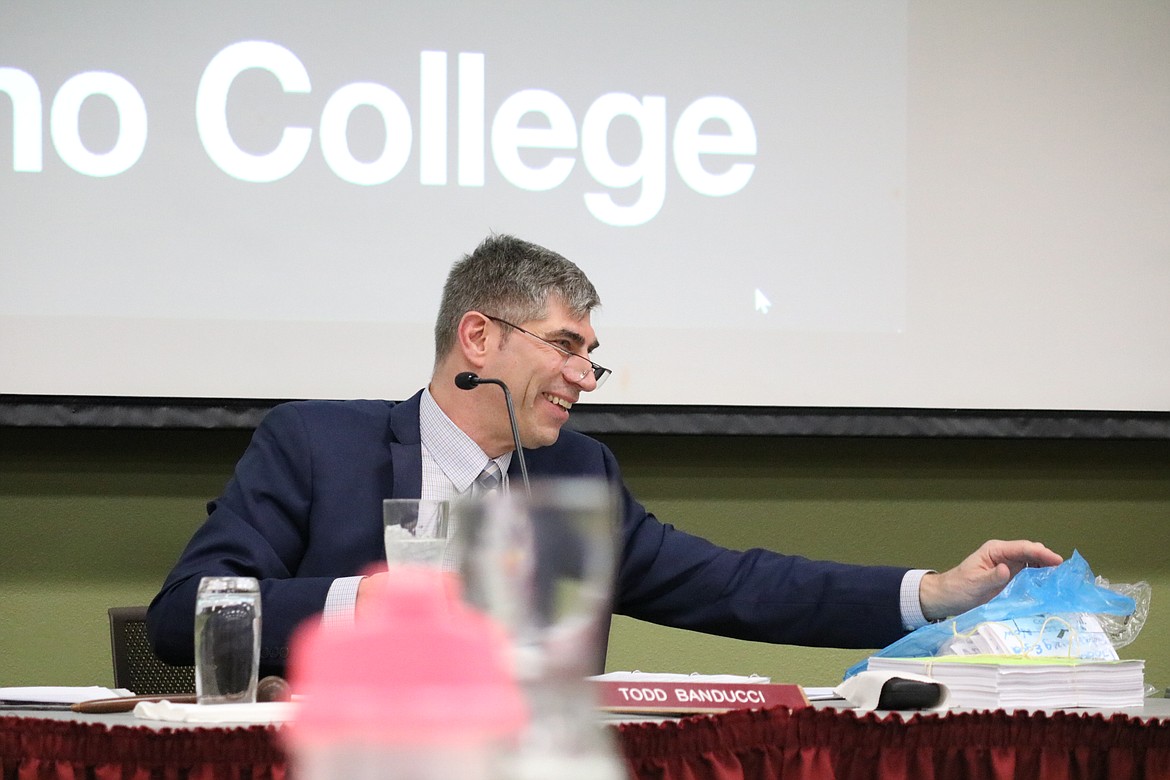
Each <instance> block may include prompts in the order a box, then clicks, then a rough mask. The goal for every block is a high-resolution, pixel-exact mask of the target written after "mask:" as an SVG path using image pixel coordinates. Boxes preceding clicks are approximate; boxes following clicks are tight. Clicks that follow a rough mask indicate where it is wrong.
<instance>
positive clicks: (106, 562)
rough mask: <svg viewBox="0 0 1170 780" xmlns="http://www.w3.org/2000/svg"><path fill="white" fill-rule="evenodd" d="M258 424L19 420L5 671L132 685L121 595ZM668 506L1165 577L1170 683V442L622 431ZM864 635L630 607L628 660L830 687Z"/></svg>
mask: <svg viewBox="0 0 1170 780" xmlns="http://www.w3.org/2000/svg"><path fill="white" fill-rule="evenodd" d="M247 439H248V433H247V432H242V431H138V430H72V429H45V430H38V429H19V428H0V685H33V684H63V685H83V684H105V685H108V684H110V683H111V682H112V673H111V670H110V658H109V638H108V637H109V635H108V630H107V623H106V615H105V610H106V607H108V606H113V605H125V604H134V603H145V602H147V601H148V600H149V599H150V597H151V596H152V595H153V594H154V591H155V589H156V588H157V586H158V584H159V583H160V582H161V580H162V578H163V576H164V575H165V573H166V571H167V570H168V569H169V567H170V565H171V563H172V562H173V561H174V558H175V556H176V555H178V553H179V551H180V549H181V548H182V546H183V544H184V543H185V541H186V539H187V537H188V536H189V535H190V534H191V532H192V531H193V530H194V528H195V527H196V526H197V524H198V523H199V522H200V521H201V519H202V516H203V513H204V503H205V502H206V500H207V499H208V498H211V497H214V496H215V495H216V494H217V493H218V492H219V490H220V488H221V487H222V486H223V483H224V481H225V480H226V478H227V476H228V475H229V473H230V471H231V468H232V465H233V464H234V462H235V460H236V458H237V457H238V456H239V454H240V452H241V451H242V450H243V448H244V446H245V445H246V443H247ZM606 442H607V443H608V444H610V446H611V447H613V449H614V451H615V452H616V453H617V455H618V457H619V460H620V461H621V462H622V464H623V468H624V470H625V475H626V478H627V481H628V482H629V484H630V485H631V487H632V488H633V490H634V492H635V494H636V495H638V496H639V498H641V500H642V501H643V502H644V503H645V504H646V505H647V506H648V507H649V508H650V509H651V510H652V511H654V512H655V513H656V514H657V515H658V516H659V517H660V518H661V519H663V520H665V521H668V522H672V523H674V524H675V525H677V526H679V527H682V528H685V529H687V530H690V531H693V532H696V533H700V534H703V535H705V536H708V537H709V538H712V539H714V540H715V541H718V542H720V543H723V544H726V545H730V546H735V547H748V546H764V547H773V548H775V549H779V550H783V551H786V552H793V553H799V554H802V555H807V556H810V557H822V558H824V557H828V558H836V559H839V560H845V561H855V562H862V563H905V564H908V565H915V566H923V567H933V568H946V567H949V566H951V565H953V564H954V563H956V562H957V561H958V560H959V559H961V558H962V557H963V556H964V555H966V554H967V553H968V552H970V551H971V550H973V549H974V548H975V547H976V546H977V545H978V544H979V543H980V542H981V541H982V540H984V539H986V538H990V537H1000V538H1015V537H1030V538H1034V539H1038V540H1040V541H1043V542H1045V543H1047V544H1048V545H1049V546H1051V547H1053V548H1054V549H1056V550H1057V551H1059V552H1061V553H1063V554H1068V553H1070V552H1071V551H1072V550H1073V548H1074V547H1076V548H1078V549H1080V551H1081V553H1082V554H1083V555H1084V556H1085V557H1086V558H1087V559H1088V561H1089V564H1090V565H1091V566H1092V567H1093V569H1094V570H1095V571H1096V572H1097V573H1099V574H1102V575H1104V576H1106V577H1108V578H1109V579H1111V580H1113V581H1114V582H1130V581H1135V580H1138V579H1144V580H1146V581H1148V582H1150V583H1151V584H1152V585H1153V587H1154V597H1153V602H1152V607H1151V611H1150V618H1149V622H1148V624H1147V626H1146V628H1145V630H1144V631H1143V633H1142V635H1141V636H1140V637H1139V638H1138V640H1137V641H1136V642H1135V643H1134V644H1132V645H1130V646H1129V647H1127V648H1125V649H1123V651H1122V655H1123V656H1125V657H1132V658H1145V659H1146V661H1147V666H1146V679H1147V682H1149V683H1151V684H1153V685H1155V686H1156V687H1158V688H1159V689H1164V688H1166V687H1167V686H1168V685H1170V649H1167V648H1168V647H1170V641H1168V640H1170V626H1168V625H1167V622H1166V620H1165V618H1164V617H1163V616H1164V615H1165V614H1167V613H1166V610H1165V608H1164V607H1163V603H1162V599H1163V598H1165V594H1166V593H1168V592H1170V555H1167V550H1168V547H1170V442H1167V441H1160V442H1076V441H965V440H945V439H944V440H933V439H932V440H863V439H778V438H724V437H662V436H614V437H607V438H606ZM860 657H862V653H860V652H858V651H842V650H823V649H808V648H794V647H787V646H769V645H763V644H758V643H751V642H741V641H735V640H727V639H721V638H716V637H706V636H702V635H697V634H692V633H689V632H682V631H676V630H672V629H665V628H661V627H658V626H651V625H648V624H644V623H640V622H637V621H632V620H627V619H622V618H619V619H618V620H617V621H616V622H615V625H614V630H613V635H612V639H611V643H610V655H609V667H610V668H611V669H641V670H643V671H678V672H691V671H698V672H732V673H742V674H747V673H752V672H754V673H759V674H769V675H772V676H773V677H775V678H778V679H782V680H785V681H796V682H801V683H805V684H810V685H829V684H833V683H835V682H837V681H838V680H839V679H840V675H841V672H842V670H843V669H844V668H845V667H847V666H848V665H850V664H852V663H853V662H854V661H856V660H858V659H859V658H860Z"/></svg>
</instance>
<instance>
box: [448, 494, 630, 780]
mask: <svg viewBox="0 0 1170 780" xmlns="http://www.w3.org/2000/svg"><path fill="white" fill-rule="evenodd" d="M617 507H618V504H617V497H616V495H615V493H614V491H613V489H612V487H611V486H610V485H609V484H608V483H607V482H605V481H604V480H592V479H559V480H549V481H533V483H532V488H531V492H530V494H525V493H524V491H522V490H512V491H510V492H509V493H508V494H506V495H496V496H487V497H483V498H479V497H477V498H468V499H461V500H460V501H458V502H455V503H453V504H452V508H451V514H452V517H453V518H455V520H456V522H457V525H458V535H457V539H458V542H459V548H460V551H461V555H460V560H459V573H460V575H461V579H462V581H463V597H464V599H465V600H466V601H467V602H468V603H470V604H471V605H472V606H475V607H477V608H479V609H481V610H483V611H484V612H486V613H487V614H489V615H491V616H493V617H494V618H495V619H496V620H497V621H498V622H499V623H500V624H502V625H503V627H504V628H505V630H506V631H507V633H508V634H509V637H510V639H511V642H512V652H513V663H514V668H515V673H516V676H517V678H518V680H519V682H520V684H521V685H522V687H523V688H524V690H525V695H526V698H527V701H528V704H529V707H530V710H531V721H530V726H529V729H528V730H527V731H526V733H525V734H524V735H523V737H522V744H521V746H520V749H519V752H518V755H517V758H516V763H515V765H514V766H512V767H510V770H509V772H510V773H509V775H508V776H509V777H514V778H524V779H526V778H529V777H531V778H538V777H539V778H545V777H558V778H561V779H562V780H570V779H575V778H582V780H584V779H585V778H588V779H589V780H601V779H603V778H607V779H608V778H615V779H616V778H624V777H625V776H626V775H625V770H624V768H623V767H622V765H621V762H620V761H619V760H618V759H617V753H616V749H615V747H614V745H613V744H612V740H611V739H610V738H609V737H608V736H607V735H606V734H605V733H604V732H603V731H602V730H601V728H600V727H599V725H598V721H597V717H596V710H595V705H596V702H595V699H594V696H593V692H592V689H591V688H590V687H589V685H588V682H587V681H586V679H585V678H586V677H587V676H588V675H591V674H597V673H599V672H600V671H601V666H602V663H603V658H604V652H605V647H604V645H605V641H606V638H607V631H606V628H607V626H608V620H609V613H610V609H611V598H612V591H613V572H614V560H615V547H616V544H615V541H616V533H617V514H618V510H617Z"/></svg>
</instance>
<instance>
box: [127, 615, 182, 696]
mask: <svg viewBox="0 0 1170 780" xmlns="http://www.w3.org/2000/svg"><path fill="white" fill-rule="evenodd" d="M109 614H110V652H111V655H112V657H113V659H114V687H115V688H127V689H129V690H131V691H133V692H134V693H136V694H138V695H139V696H161V695H167V694H177V693H195V667H194V666H172V665H171V664H168V663H166V662H165V661H163V660H162V659H160V658H159V657H158V656H157V655H155V654H154V649H153V648H151V646H150V642H149V641H148V640H147V638H146V607H110V609H109Z"/></svg>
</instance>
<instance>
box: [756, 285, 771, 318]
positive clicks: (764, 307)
mask: <svg viewBox="0 0 1170 780" xmlns="http://www.w3.org/2000/svg"><path fill="white" fill-rule="evenodd" d="M770 308H772V302H771V301H770V300H768V297H767V296H766V295H764V294H763V293H762V292H760V288H759V287H757V288H756V311H758V312H759V313H760V314H767V313H768V309H770Z"/></svg>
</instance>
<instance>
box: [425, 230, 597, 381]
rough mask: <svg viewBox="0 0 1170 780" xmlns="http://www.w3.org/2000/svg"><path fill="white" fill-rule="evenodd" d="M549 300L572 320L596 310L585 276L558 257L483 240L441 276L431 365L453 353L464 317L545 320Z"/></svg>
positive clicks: (511, 239)
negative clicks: (561, 306) (560, 305)
mask: <svg viewBox="0 0 1170 780" xmlns="http://www.w3.org/2000/svg"><path fill="white" fill-rule="evenodd" d="M550 298H557V299H558V300H560V301H561V302H562V303H563V304H564V305H565V308H567V309H568V310H569V313H570V314H571V315H572V316H573V317H575V318H578V319H580V318H581V317H584V316H585V315H586V314H588V313H590V312H591V311H593V309H595V308H597V307H598V306H600V305H601V298H600V297H599V296H598V294H597V290H596V289H594V287H593V283H592V282H590V281H589V278H588V277H587V276H585V272H584V271H582V270H581V269H580V268H578V267H577V266H576V265H574V264H573V263H571V262H570V261H569V260H567V259H565V258H564V257H563V256H561V255H559V254H557V253H556V252H553V251H552V250H551V249H545V248H544V247H542V246H538V245H537V244H533V243H530V242H528V241H521V240H520V239H518V238H516V237H515V236H509V235H503V234H501V235H496V234H493V235H490V236H488V237H487V238H486V239H484V240H483V242H482V243H480V245H479V246H478V247H476V248H475V251H474V252H472V253H471V254H469V255H464V256H463V258H462V259H461V260H459V261H458V262H456V263H455V265H454V266H452V267H451V272H450V273H449V274H448V275H447V282H446V284H444V285H443V299H442V301H441V302H440V303H439V316H438V318H437V319H436V320H435V361H436V363H437V362H438V361H441V360H442V359H443V358H444V357H446V355H447V354H448V353H449V352H450V351H451V349H453V348H454V346H455V339H456V332H457V331H458V329H459V321H460V320H461V319H462V318H463V315H464V314H466V313H467V312H469V311H478V312H481V313H483V314H489V315H491V316H493V317H499V318H501V319H505V320H508V321H509V322H514V323H516V324H520V323H522V322H527V321H528V320H538V319H541V318H542V317H545V316H547V315H548V308H547V307H548V301H549V299H550Z"/></svg>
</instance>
